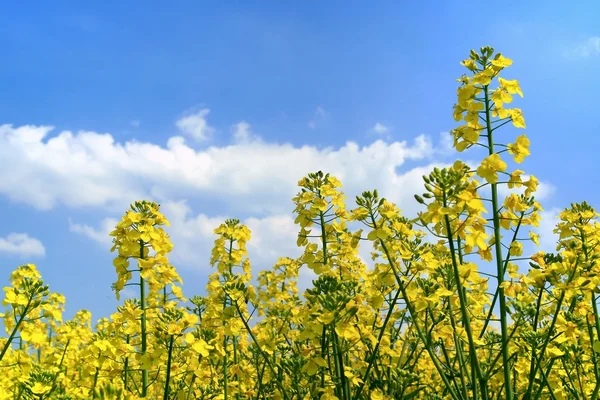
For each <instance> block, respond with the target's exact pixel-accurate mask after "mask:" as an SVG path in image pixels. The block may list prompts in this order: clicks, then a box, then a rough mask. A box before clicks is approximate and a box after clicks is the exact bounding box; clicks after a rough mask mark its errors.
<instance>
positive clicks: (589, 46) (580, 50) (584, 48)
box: [574, 36, 600, 57]
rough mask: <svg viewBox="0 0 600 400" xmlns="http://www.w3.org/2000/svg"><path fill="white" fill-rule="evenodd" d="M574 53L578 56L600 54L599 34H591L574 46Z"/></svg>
mask: <svg viewBox="0 0 600 400" xmlns="http://www.w3.org/2000/svg"><path fill="white" fill-rule="evenodd" d="M574 52H575V54H576V55H578V56H580V57H590V56H594V55H600V36H591V37H589V38H587V39H586V40H585V41H584V42H583V43H581V44H579V45H578V46H577V47H575V51H574Z"/></svg>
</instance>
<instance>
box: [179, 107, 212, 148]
mask: <svg viewBox="0 0 600 400" xmlns="http://www.w3.org/2000/svg"><path fill="white" fill-rule="evenodd" d="M209 113H210V110H209V109H208V108H204V109H202V110H200V111H198V112H197V113H194V114H190V115H187V116H185V117H183V118H181V119H179V120H177V122H175V125H177V127H178V128H179V129H181V131H182V132H183V133H184V134H186V135H188V136H191V137H192V138H194V139H196V140H198V141H202V140H208V139H209V137H210V135H211V134H212V133H213V132H214V131H215V130H214V128H213V127H211V126H210V125H208V122H207V121H206V116H207V115H208V114H209Z"/></svg>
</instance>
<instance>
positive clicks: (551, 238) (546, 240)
mask: <svg viewBox="0 0 600 400" xmlns="http://www.w3.org/2000/svg"><path fill="white" fill-rule="evenodd" d="M561 211H562V210H560V209H558V208H552V209H550V210H545V211H542V212H540V217H541V219H542V220H541V221H540V226H539V227H536V228H534V229H533V231H534V232H535V233H537V234H538V235H540V247H539V248H537V249H536V250H537V251H545V252H549V253H555V252H556V244H557V243H558V238H559V236H558V234H556V233H554V232H553V231H554V229H555V228H556V224H558V223H559V222H560V219H559V218H558V215H559V214H560V212H561Z"/></svg>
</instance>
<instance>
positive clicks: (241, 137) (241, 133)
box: [231, 121, 261, 144]
mask: <svg viewBox="0 0 600 400" xmlns="http://www.w3.org/2000/svg"><path fill="white" fill-rule="evenodd" d="M231 132H232V135H233V140H234V142H235V143H237V144H248V143H250V142H260V141H261V138H260V136H258V135H255V134H254V133H253V132H252V127H251V126H250V124H249V123H247V122H246V121H240V122H238V123H237V124H234V125H233V126H232V127H231Z"/></svg>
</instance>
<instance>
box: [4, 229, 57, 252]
mask: <svg viewBox="0 0 600 400" xmlns="http://www.w3.org/2000/svg"><path fill="white" fill-rule="evenodd" d="M0 253H6V254H10V255H17V256H22V257H43V256H45V255H46V249H45V248H44V245H43V244H42V242H40V241H39V240H38V239H35V238H32V237H30V236H29V235H28V234H26V233H9V234H8V235H7V236H6V237H0Z"/></svg>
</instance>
